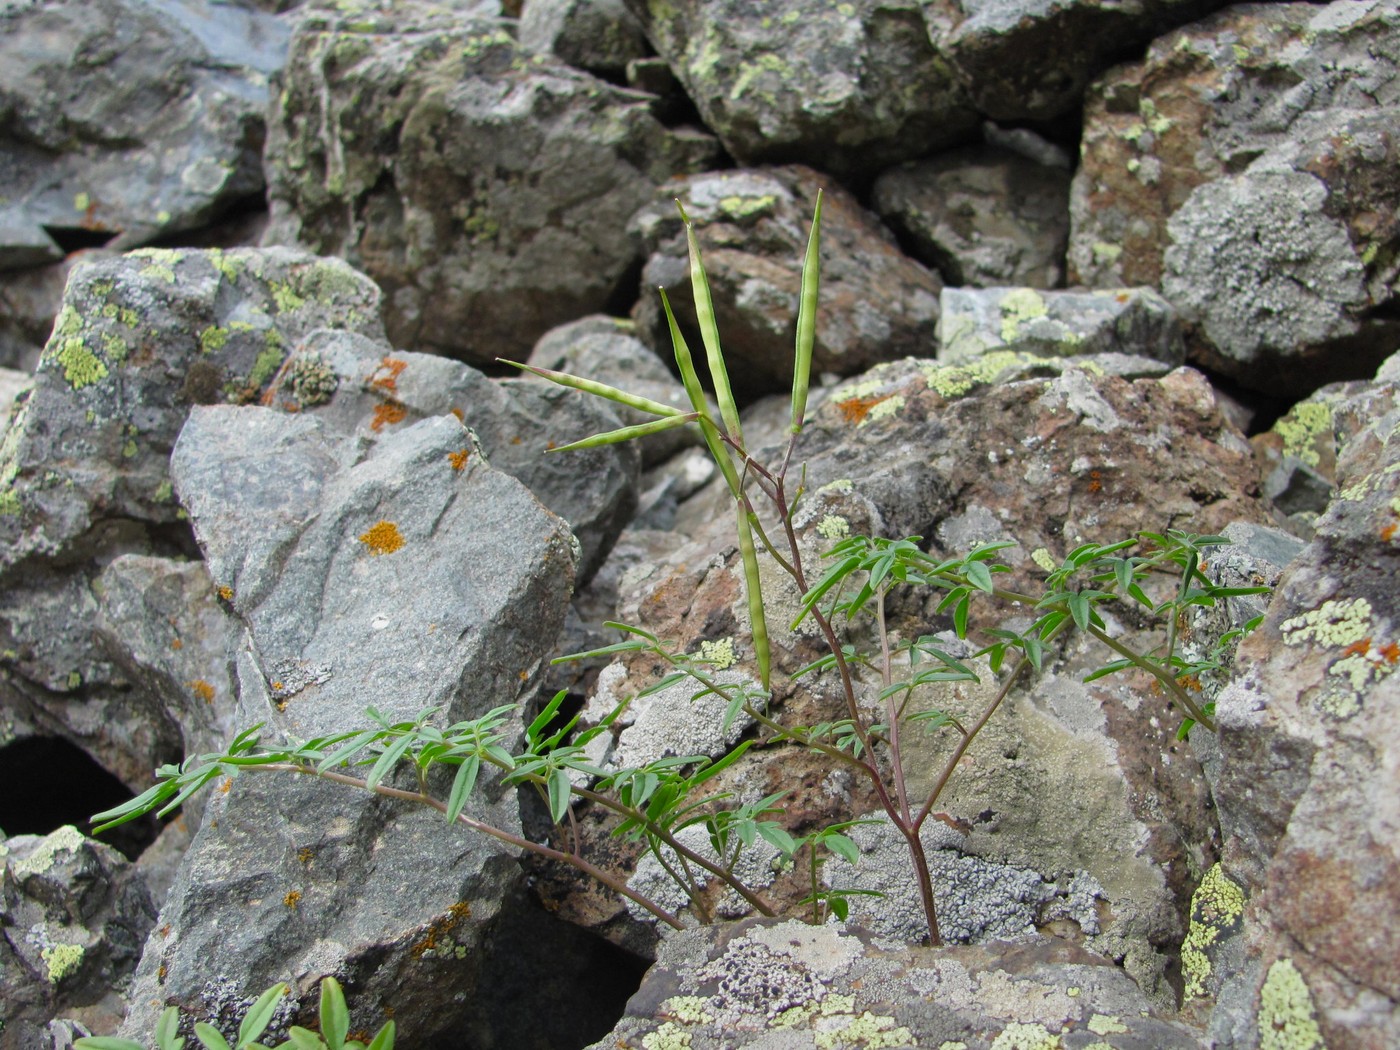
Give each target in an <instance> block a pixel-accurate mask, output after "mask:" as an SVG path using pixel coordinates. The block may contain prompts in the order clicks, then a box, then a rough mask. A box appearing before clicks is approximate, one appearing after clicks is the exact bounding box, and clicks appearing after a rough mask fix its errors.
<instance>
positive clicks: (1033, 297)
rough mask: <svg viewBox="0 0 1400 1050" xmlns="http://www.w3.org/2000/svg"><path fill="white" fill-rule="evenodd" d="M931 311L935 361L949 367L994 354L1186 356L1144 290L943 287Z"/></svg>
mask: <svg viewBox="0 0 1400 1050" xmlns="http://www.w3.org/2000/svg"><path fill="white" fill-rule="evenodd" d="M939 307H940V312H941V316H940V318H939V322H938V329H939V333H938V334H939V348H938V359H939V360H940V361H943V362H947V363H949V364H955V363H959V362H968V361H972V360H973V359H975V358H978V357H980V356H982V355H983V354H986V353H991V352H996V351H1013V352H1023V353H1028V354H1035V355H1039V356H1041V357H1054V356H1065V357H1074V356H1079V355H1091V354H1123V355H1131V356H1136V357H1143V358H1149V359H1151V360H1155V361H1160V362H1163V363H1164V364H1166V365H1168V366H1169V367H1176V366H1177V365H1180V364H1181V363H1182V362H1183V360H1184V359H1185V356H1186V348H1185V346H1184V344H1183V343H1182V339H1181V325H1180V323H1179V322H1178V321H1177V317H1176V311H1175V310H1174V309H1172V306H1171V304H1170V303H1168V302H1167V301H1166V300H1165V299H1163V298H1162V297H1161V296H1160V295H1158V294H1157V293H1156V292H1155V291H1153V290H1152V289H1151V288H1120V289H1119V290H1117V291H1100V292H1039V291H1036V290H1035V289H1034V288H945V289H943V294H942V295H941V296H940V298H939Z"/></svg>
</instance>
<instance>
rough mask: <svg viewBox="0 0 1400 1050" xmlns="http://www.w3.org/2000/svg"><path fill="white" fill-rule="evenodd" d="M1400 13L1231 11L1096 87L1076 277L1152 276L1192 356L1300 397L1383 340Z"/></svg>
mask: <svg viewBox="0 0 1400 1050" xmlns="http://www.w3.org/2000/svg"><path fill="white" fill-rule="evenodd" d="M1398 62H1400V11H1397V9H1396V7H1395V5H1394V4H1391V3H1365V4H1351V3H1333V4H1329V5H1325V6H1317V5H1313V4H1259V5H1241V6H1238V7H1234V8H1231V9H1229V10H1228V11H1224V12H1221V13H1219V14H1217V15H1215V16H1212V17H1211V18H1208V19H1206V20H1204V21H1202V22H1200V23H1198V24H1196V25H1192V26H1188V27H1186V28H1184V29H1181V30H1179V31H1177V32H1174V33H1170V34H1168V35H1166V36H1164V37H1162V38H1161V39H1159V40H1158V41H1156V42H1155V43H1154V44H1153V45H1152V47H1151V48H1150V49H1149V52H1148V55H1147V58H1146V59H1145V60H1143V61H1142V62H1141V63H1138V64H1135V65H1129V66H1124V67H1119V68H1118V69H1115V70H1113V71H1112V72H1110V73H1109V74H1108V75H1106V76H1105V77H1104V78H1103V79H1102V80H1101V81H1100V82H1099V83H1098V84H1096V85H1095V87H1094V89H1093V90H1092V91H1091V93H1090V99H1089V104H1088V107H1087V111H1086V119H1085V132H1084V142H1083V148H1082V151H1081V155H1082V163H1081V165H1080V169H1079V172H1078V174H1077V175H1076V176H1075V181H1074V189H1073V196H1072V204H1071V209H1072V212H1073V217H1074V226H1073V233H1072V240H1071V245H1070V271H1071V272H1070V279H1071V281H1083V282H1085V283H1088V284H1090V285H1093V286H1096V287H1105V286H1117V285H1124V284H1127V285H1135V284H1153V285H1159V286H1160V287H1161V289H1162V291H1163V292H1164V293H1165V294H1166V295H1167V297H1168V298H1169V299H1171V300H1172V302H1173V303H1175V305H1176V306H1177V307H1178V308H1179V309H1180V310H1181V311H1182V312H1183V315H1184V318H1185V319H1186V320H1187V321H1188V322H1189V323H1190V324H1191V326H1192V329H1193V340H1192V343H1193V345H1192V349H1193V353H1194V354H1195V359H1197V360H1200V361H1203V362H1205V363H1207V364H1208V365H1210V366H1211V367H1213V368H1217V369H1219V370H1221V371H1222V372H1225V373H1226V374H1228V375H1230V376H1233V377H1236V378H1237V379H1239V381H1240V382H1242V383H1244V384H1245V385H1247V386H1250V387H1253V388H1255V389H1260V390H1265V391H1269V392H1272V393H1276V394H1294V395H1297V394H1300V393H1306V392H1307V391H1308V390H1311V389H1314V388H1316V387H1317V386H1318V385H1319V384H1320V382H1324V381H1326V380H1328V379H1336V378H1356V377H1360V376H1362V375H1365V374H1367V373H1368V372H1369V371H1370V370H1371V369H1374V368H1375V366H1376V365H1377V364H1378V363H1379V362H1380V360H1381V359H1382V358H1383V357H1384V356H1385V355H1386V354H1388V353H1389V352H1390V351H1391V350H1392V349H1393V348H1394V345H1395V335H1396V333H1395V330H1394V323H1393V321H1391V320H1390V319H1389V317H1388V309H1389V308H1388V306H1387V304H1389V303H1391V302H1392V301H1393V299H1394V294H1395V293H1394V289H1393V285H1394V281H1395V273H1394V262H1393V256H1394V250H1393V241H1394V238H1395V231H1396V222H1397V219H1396V204H1395V202H1396V196H1397V194H1396V186H1395V183H1394V173H1395V172H1396V170H1398V169H1397V165H1396V163H1395V157H1394V143H1393V136H1392V135H1391V133H1390V131H1389V130H1388V129H1391V128H1393V127H1394V124H1395V119H1396V117H1395V107H1396V105H1397V98H1400V76H1397V63H1398Z"/></svg>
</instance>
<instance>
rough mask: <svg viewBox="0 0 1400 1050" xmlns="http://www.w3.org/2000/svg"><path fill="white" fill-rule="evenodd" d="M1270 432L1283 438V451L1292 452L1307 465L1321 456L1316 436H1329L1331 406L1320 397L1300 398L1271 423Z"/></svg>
mask: <svg viewBox="0 0 1400 1050" xmlns="http://www.w3.org/2000/svg"><path fill="white" fill-rule="evenodd" d="M1274 433H1276V434H1277V435H1278V436H1279V437H1281V438H1283V454H1284V455H1285V456H1293V457H1294V458H1295V459H1298V460H1301V461H1302V462H1304V463H1306V464H1307V465H1308V466H1310V467H1315V466H1317V465H1318V463H1319V462H1320V460H1321V457H1320V456H1319V455H1318V451H1317V443H1318V439H1319V438H1322V437H1324V436H1325V437H1327V438H1328V439H1331V437H1332V408H1331V406H1330V405H1327V404H1325V403H1323V402H1320V401H1304V402H1303V403H1302V404H1298V405H1294V406H1293V408H1292V409H1290V410H1289V412H1288V414H1287V415H1286V416H1284V417H1283V418H1282V419H1280V420H1279V421H1278V422H1277V423H1275V424H1274Z"/></svg>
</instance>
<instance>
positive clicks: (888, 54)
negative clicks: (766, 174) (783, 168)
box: [629, 0, 978, 175]
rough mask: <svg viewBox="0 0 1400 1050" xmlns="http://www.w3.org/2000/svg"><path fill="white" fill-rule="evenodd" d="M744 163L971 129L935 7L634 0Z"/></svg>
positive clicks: (833, 162) (846, 160)
mask: <svg viewBox="0 0 1400 1050" xmlns="http://www.w3.org/2000/svg"><path fill="white" fill-rule="evenodd" d="M629 7H631V9H632V10H633V11H634V12H636V13H637V15H638V16H639V17H640V18H641V20H642V23H643V25H644V26H645V28H646V32H647V36H648V37H649V38H650V40H651V42H652V45H653V46H654V47H655V48H656V50H657V53H658V54H660V55H661V56H662V57H664V58H665V59H666V60H667V61H668V62H669V63H670V65H671V69H672V70H673V71H674V72H675V74H676V77H677V78H678V79H679V80H680V82H681V84H682V85H683V86H684V87H685V89H686V92H687V94H689V96H690V98H691V99H692V100H693V101H694V103H695V105H696V108H697V109H699V111H700V116H701V118H702V119H703V120H704V122H705V126H706V127H708V128H710V129H711V130H712V131H714V133H715V134H716V135H718V136H719V138H720V140H721V141H722V142H723V143H724V147H725V149H727V150H728V151H729V152H730V153H731V154H732V155H733V156H734V157H735V159H737V160H738V161H739V163H740V164H744V165H753V164H765V163H777V164H786V163H794V162H796V163H801V164H812V165H817V166H820V167H821V168H823V169H824V170H826V171H830V172H832V173H833V174H838V175H848V174H867V175H873V174H875V173H876V172H878V171H879V170H880V169H881V168H882V167H886V166H888V165H890V164H894V163H897V162H899V161H901V160H908V159H911V158H914V157H918V156H921V155H923V154H926V153H929V152H931V151H933V150H936V149H939V148H941V147H946V146H949V145H952V144H954V143H957V142H959V141H967V140H969V139H971V138H973V137H974V134H975V131H976V129H977V126H978V120H977V116H976V113H975V112H974V110H973V109H972V106H971V105H970V104H969V101H968V98H967V94H966V90H965V88H964V87H963V85H962V84H961V83H960V82H959V81H958V78H957V76H956V74H955V73H954V71H953V70H952V69H951V68H949V65H948V62H947V60H946V58H945V57H944V56H943V55H941V54H940V53H939V49H938V47H937V46H936V45H935V43H934V42H933V41H932V40H931V39H930V26H929V24H928V23H929V21H930V19H931V18H932V17H933V16H934V13H933V11H931V10H929V8H928V7H927V5H923V4H920V3H913V2H908V0H896V2H893V3H891V2H878V3H877V2H871V0H861V2H860V3H854V4H838V5H835V6H833V5H831V4H826V3H812V2H809V0H782V2H777V3H765V4H759V5H755V4H751V3H747V2H746V0H682V2H680V3H668V4H655V3H647V2H644V0H629Z"/></svg>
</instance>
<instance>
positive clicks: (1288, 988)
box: [1259, 959, 1326, 1050]
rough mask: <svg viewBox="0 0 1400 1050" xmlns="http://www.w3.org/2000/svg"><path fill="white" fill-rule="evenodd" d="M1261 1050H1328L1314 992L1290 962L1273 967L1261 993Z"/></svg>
mask: <svg viewBox="0 0 1400 1050" xmlns="http://www.w3.org/2000/svg"><path fill="white" fill-rule="evenodd" d="M1259 1050H1326V1044H1325V1043H1323V1041H1322V1032H1321V1031H1320V1030H1319V1029H1318V1027H1317V1013H1316V1011H1315V1010H1314V1009H1313V1001H1312V993H1311V992H1309V991H1308V986H1307V982H1305V981H1304V980H1303V975H1302V974H1300V973H1299V972H1298V968H1297V967H1296V966H1294V965H1293V962H1292V960H1290V959H1279V960H1278V961H1277V962H1275V963H1274V964H1273V965H1272V966H1270V967H1269V975H1268V976H1267V977H1266V978H1264V987H1263V988H1261V989H1260V990H1259Z"/></svg>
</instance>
